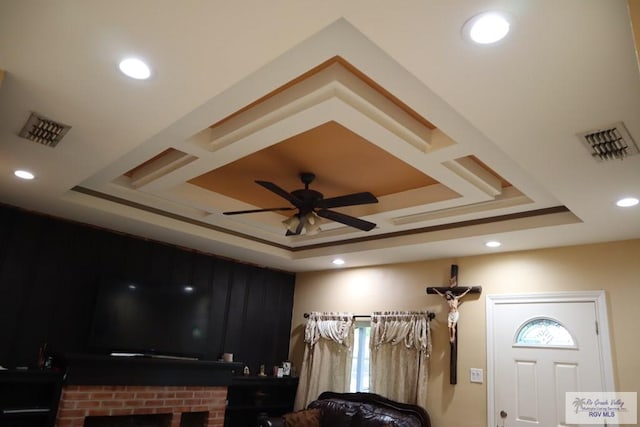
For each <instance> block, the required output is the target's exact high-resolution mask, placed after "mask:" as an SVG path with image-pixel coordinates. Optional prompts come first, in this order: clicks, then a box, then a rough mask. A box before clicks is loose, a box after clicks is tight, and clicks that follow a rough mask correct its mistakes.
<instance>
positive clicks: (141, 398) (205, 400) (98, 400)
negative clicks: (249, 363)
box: [56, 385, 227, 427]
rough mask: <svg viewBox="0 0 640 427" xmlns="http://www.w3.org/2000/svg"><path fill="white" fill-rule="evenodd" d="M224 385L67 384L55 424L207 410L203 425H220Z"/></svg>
mask: <svg viewBox="0 0 640 427" xmlns="http://www.w3.org/2000/svg"><path fill="white" fill-rule="evenodd" d="M226 401H227V387H200V386H198V387H193V386H127V385H100V386H88V385H69V386H67V387H65V388H64V389H63V391H62V398H61V400H60V407H59V409H58V417H57V420H56V426H57V427H82V426H83V425H84V418H85V417H88V416H111V415H143V414H166V413H171V414H172V418H171V427H180V417H181V414H182V413H186V412H205V411H206V412H208V413H209V417H208V419H207V426H206V427H223V424H224V412H225V408H226Z"/></svg>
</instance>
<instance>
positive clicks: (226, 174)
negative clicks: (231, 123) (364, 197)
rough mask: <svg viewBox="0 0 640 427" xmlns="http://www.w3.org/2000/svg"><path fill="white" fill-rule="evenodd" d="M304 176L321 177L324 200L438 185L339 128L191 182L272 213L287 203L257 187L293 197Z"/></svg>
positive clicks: (317, 184) (330, 126) (323, 129)
mask: <svg viewBox="0 0 640 427" xmlns="http://www.w3.org/2000/svg"><path fill="white" fill-rule="evenodd" d="M301 172H313V173H315V174H316V180H315V181H314V182H313V183H312V184H311V188H313V189H314V190H317V191H320V192H321V193H323V194H324V196H325V197H334V196H340V195H343V194H349V193H355V192H360V191H370V192H372V193H373V194H374V195H376V196H377V197H381V196H385V195H388V194H395V193H399V192H402V191H406V190H411V189H416V188H422V187H426V186H429V185H433V184H437V183H438V182H437V181H436V180H434V179H433V178H431V177H429V176H428V175H426V174H424V173H422V172H421V171H419V170H417V169H415V168H414V167H412V166H409V165H407V164H406V163H404V162H403V161H401V160H400V159H398V158H397V157H395V156H393V155H391V154H389V153H388V152H386V151H385V150H383V149H381V148H379V147H378V146H376V145H374V144H372V143H370V142H369V141H367V140H365V139H363V138H362V137H360V136H358V135H356V134H355V133H353V132H351V131H350V130H348V129H346V128H345V127H343V126H341V125H340V124H338V123H336V122H328V123H325V124H324V125H321V126H318V127H316V128H314V129H311V130H309V131H306V132H303V133H301V134H299V135H296V136H294V137H292V138H289V139H287V140H285V141H283V142H280V143H278V144H274V145H272V146H270V147H268V148H265V149H263V150H260V151H257V152H255V153H253V154H250V155H248V156H246V157H243V158H241V159H239V160H237V161H235V162H232V163H229V164H227V165H225V166H222V167H220V168H218V169H215V170H212V171H210V172H208V173H206V174H203V175H200V176H198V177H196V178H194V179H192V180H190V181H189V182H190V183H191V184H194V185H197V186H200V187H202V188H205V189H207V190H209V191H213V192H216V193H220V194H223V195H225V196H228V197H231V198H234V199H237V200H241V201H243V202H245V203H249V204H251V205H253V206H257V207H260V208H268V207H274V206H287V205H288V203H287V202H286V201H284V200H282V199H281V198H279V197H278V196H276V195H274V194H272V193H271V192H269V191H268V190H266V189H264V188H262V187H260V186H258V185H257V184H255V183H254V181H255V180H264V181H271V182H273V183H275V184H277V185H278V186H280V187H282V188H283V189H285V190H287V191H292V190H295V189H298V188H302V184H301V182H300V180H299V177H298V175H299V174H300V173H301Z"/></svg>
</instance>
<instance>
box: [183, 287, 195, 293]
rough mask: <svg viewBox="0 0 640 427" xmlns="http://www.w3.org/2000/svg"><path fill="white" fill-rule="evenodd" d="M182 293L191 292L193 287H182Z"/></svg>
mask: <svg viewBox="0 0 640 427" xmlns="http://www.w3.org/2000/svg"><path fill="white" fill-rule="evenodd" d="M184 291H185V292H193V286H185V287H184Z"/></svg>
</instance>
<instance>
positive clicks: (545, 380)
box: [487, 301, 604, 427]
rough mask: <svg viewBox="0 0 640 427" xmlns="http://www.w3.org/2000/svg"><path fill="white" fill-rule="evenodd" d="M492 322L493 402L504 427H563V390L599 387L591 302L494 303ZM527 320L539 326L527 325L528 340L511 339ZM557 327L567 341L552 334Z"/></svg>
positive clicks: (602, 389) (601, 388)
mask: <svg viewBox="0 0 640 427" xmlns="http://www.w3.org/2000/svg"><path fill="white" fill-rule="evenodd" d="M493 320H494V321H493V328H492V329H493V330H491V331H488V332H487V333H488V334H493V335H492V342H493V345H494V348H493V351H492V353H493V355H494V356H493V357H494V366H495V370H494V373H493V375H494V396H495V397H494V401H495V405H496V410H497V411H498V412H499V411H500V410H504V411H505V412H506V413H507V416H506V418H505V420H504V421H505V422H504V425H505V426H515V427H519V426H527V427H531V426H532V425H539V426H563V425H565V393H566V392H567V391H604V385H603V378H602V374H601V372H602V369H601V363H602V359H601V355H600V347H599V342H598V335H597V333H596V308H595V304H594V303H593V302H590V301H586V302H583V301H581V302H530V303H511V304H497V305H495V306H494V307H493ZM538 321H539V322H538ZM531 322H533V323H531ZM536 322H538V323H536ZM528 323H530V324H533V325H536V324H539V325H541V326H540V327H539V328H538V331H536V329H535V326H534V328H533V329H532V328H527V330H529V331H533V332H530V333H529V334H528V335H529V336H532V337H533V338H534V339H533V341H531V343H529V341H527V343H525V344H522V343H516V338H517V335H518V332H519V331H520V330H521V329H522V328H523V327H524V326H525V325H527V324H528ZM562 327H564V328H565V329H566V331H568V333H569V334H570V335H571V338H572V339H573V344H571V343H570V341H571V340H566V341H562V339H563V338H564V337H561V338H560V339H557V340H556V339H554V338H553V336H552V335H553V334H554V333H556V332H557V331H561V332H563V331H562ZM565 335H566V334H565ZM536 340H538V341H539V342H536ZM560 341H562V342H561V343H560V344H558V342H560ZM498 425H501V424H500V423H498Z"/></svg>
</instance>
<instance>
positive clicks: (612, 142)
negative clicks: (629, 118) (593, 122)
mask: <svg viewBox="0 0 640 427" xmlns="http://www.w3.org/2000/svg"><path fill="white" fill-rule="evenodd" d="M578 136H579V137H580V139H581V140H582V141H583V142H584V143H585V145H586V146H587V148H588V149H589V151H590V152H591V155H592V156H593V158H595V159H596V160H598V161H603V160H612V159H624V158H625V157H628V156H632V155H634V154H638V153H639V151H638V146H637V145H636V143H635V142H634V141H633V138H631V135H630V134H629V131H627V128H626V127H625V125H624V123H622V122H618V123H614V124H612V125H611V126H607V127H606V128H604V129H597V130H592V131H589V132H584V133H580V134H578Z"/></svg>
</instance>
